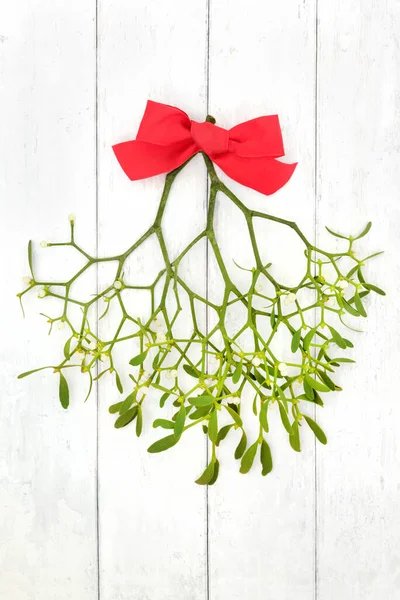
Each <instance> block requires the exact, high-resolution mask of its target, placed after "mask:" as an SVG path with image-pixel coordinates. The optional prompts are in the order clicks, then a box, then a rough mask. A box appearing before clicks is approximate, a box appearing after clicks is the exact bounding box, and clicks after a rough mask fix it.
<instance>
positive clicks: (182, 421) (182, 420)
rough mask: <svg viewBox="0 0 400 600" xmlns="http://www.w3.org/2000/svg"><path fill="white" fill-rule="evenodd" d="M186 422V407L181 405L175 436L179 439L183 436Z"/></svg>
mask: <svg viewBox="0 0 400 600" xmlns="http://www.w3.org/2000/svg"><path fill="white" fill-rule="evenodd" d="M185 421H186V410H185V406H184V405H183V404H181V407H180V409H179V410H178V413H177V415H176V419H175V425H174V434H175V436H176V437H177V438H179V437H180V436H181V435H182V432H183V428H184V427H185Z"/></svg>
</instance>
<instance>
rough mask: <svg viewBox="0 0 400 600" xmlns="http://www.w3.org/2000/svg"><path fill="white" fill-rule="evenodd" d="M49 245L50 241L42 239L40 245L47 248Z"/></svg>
mask: <svg viewBox="0 0 400 600" xmlns="http://www.w3.org/2000/svg"><path fill="white" fill-rule="evenodd" d="M48 245H49V244H48V242H45V241H44V240H42V241H41V242H40V247H41V248H47V246H48Z"/></svg>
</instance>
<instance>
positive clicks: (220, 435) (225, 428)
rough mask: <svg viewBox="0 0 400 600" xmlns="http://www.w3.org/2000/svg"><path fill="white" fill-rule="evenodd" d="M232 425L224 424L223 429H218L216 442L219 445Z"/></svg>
mask: <svg viewBox="0 0 400 600" xmlns="http://www.w3.org/2000/svg"><path fill="white" fill-rule="evenodd" d="M232 427H233V425H224V426H223V427H221V429H220V430H219V431H218V437H217V441H216V442H215V443H216V445H217V446H219V444H220V442H222V440H224V439H225V438H226V436H227V435H228V433H229V432H230V430H231V429H232Z"/></svg>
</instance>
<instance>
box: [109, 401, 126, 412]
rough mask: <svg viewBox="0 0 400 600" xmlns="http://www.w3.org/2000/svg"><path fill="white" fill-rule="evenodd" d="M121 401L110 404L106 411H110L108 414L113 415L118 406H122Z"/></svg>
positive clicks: (117, 410)
mask: <svg viewBox="0 0 400 600" xmlns="http://www.w3.org/2000/svg"><path fill="white" fill-rule="evenodd" d="M122 404H123V402H117V403H116V404H112V405H111V406H110V408H109V409H108V412H109V413H110V415H114V414H115V413H117V412H119V409H120V407H121V406H122Z"/></svg>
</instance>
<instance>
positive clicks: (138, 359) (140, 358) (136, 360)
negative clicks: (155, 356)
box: [129, 350, 147, 367]
mask: <svg viewBox="0 0 400 600" xmlns="http://www.w3.org/2000/svg"><path fill="white" fill-rule="evenodd" d="M146 356H147V350H146V351H145V352H141V353H140V354H138V355H137V356H134V357H133V358H131V360H130V361H129V364H130V365H131V366H132V367H137V366H139V365H142V364H143V363H144V361H145V359H146Z"/></svg>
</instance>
